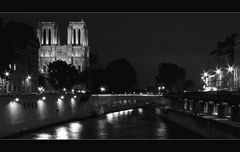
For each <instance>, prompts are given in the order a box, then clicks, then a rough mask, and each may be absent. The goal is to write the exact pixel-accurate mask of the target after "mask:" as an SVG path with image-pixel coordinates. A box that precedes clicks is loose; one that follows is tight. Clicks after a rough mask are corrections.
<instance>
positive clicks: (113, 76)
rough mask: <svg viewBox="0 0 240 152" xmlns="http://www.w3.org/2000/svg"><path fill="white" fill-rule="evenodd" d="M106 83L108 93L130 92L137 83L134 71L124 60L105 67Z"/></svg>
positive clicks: (114, 61)
mask: <svg viewBox="0 0 240 152" xmlns="http://www.w3.org/2000/svg"><path fill="white" fill-rule="evenodd" d="M106 83H107V86H108V88H109V90H110V91H114V92H120V93H122V92H128V91H131V90H132V89H133V87H134V86H135V85H136V83H137V78H136V72H135V69H134V68H133V66H132V65H131V64H130V63H129V62H128V61H127V60H126V59H116V60H113V61H111V62H110V63H109V64H108V65H107V67H106Z"/></svg>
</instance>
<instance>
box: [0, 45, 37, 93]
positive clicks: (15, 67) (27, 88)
mask: <svg viewBox="0 0 240 152" xmlns="http://www.w3.org/2000/svg"><path fill="white" fill-rule="evenodd" d="M13 50H14V52H16V54H17V55H16V56H15V58H14V61H12V64H9V69H10V71H6V73H5V75H6V79H2V81H0V82H1V84H0V86H1V87H0V90H1V93H4V94H5V93H11V94H15V93H16V94H18V93H31V92H36V91H37V86H38V62H37V61H38V44H37V43H36V42H34V41H30V40H29V41H28V42H26V43H14V45H13Z"/></svg>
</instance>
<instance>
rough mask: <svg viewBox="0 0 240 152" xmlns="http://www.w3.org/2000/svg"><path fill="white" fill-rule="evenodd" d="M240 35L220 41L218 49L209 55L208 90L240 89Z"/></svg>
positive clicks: (206, 82) (206, 85) (206, 81)
mask: <svg viewBox="0 0 240 152" xmlns="http://www.w3.org/2000/svg"><path fill="white" fill-rule="evenodd" d="M239 71H240V36H239V35H238V34H232V35H231V36H230V37H227V38H226V39H225V41H223V42H219V43H218V45H217V49H216V50H214V51H211V52H210V53H209V55H208V65H207V66H206V73H207V74H206V73H205V76H202V80H204V82H205V88H206V90H211V89H214V90H238V89H239V88H240V72H239Z"/></svg>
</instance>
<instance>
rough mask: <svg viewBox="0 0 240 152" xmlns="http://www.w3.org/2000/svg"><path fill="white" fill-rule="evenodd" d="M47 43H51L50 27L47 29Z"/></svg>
mask: <svg viewBox="0 0 240 152" xmlns="http://www.w3.org/2000/svg"><path fill="white" fill-rule="evenodd" d="M48 44H51V29H49V30H48Z"/></svg>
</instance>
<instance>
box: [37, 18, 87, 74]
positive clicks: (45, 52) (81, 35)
mask: <svg viewBox="0 0 240 152" xmlns="http://www.w3.org/2000/svg"><path fill="white" fill-rule="evenodd" d="M37 37H38V39H39V42H40V48H39V59H38V63H39V72H40V73H47V67H48V64H49V63H50V62H53V61H56V60H62V61H65V62H67V64H72V65H74V66H75V67H76V69H77V70H79V71H80V72H81V71H83V70H85V69H86V67H88V66H89V47H88V31H87V29H86V24H85V22H84V21H83V20H82V21H81V22H70V23H69V25H68V28H67V45H61V44H60V32H59V29H58V25H57V24H56V23H55V22H39V23H38V28H37Z"/></svg>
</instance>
